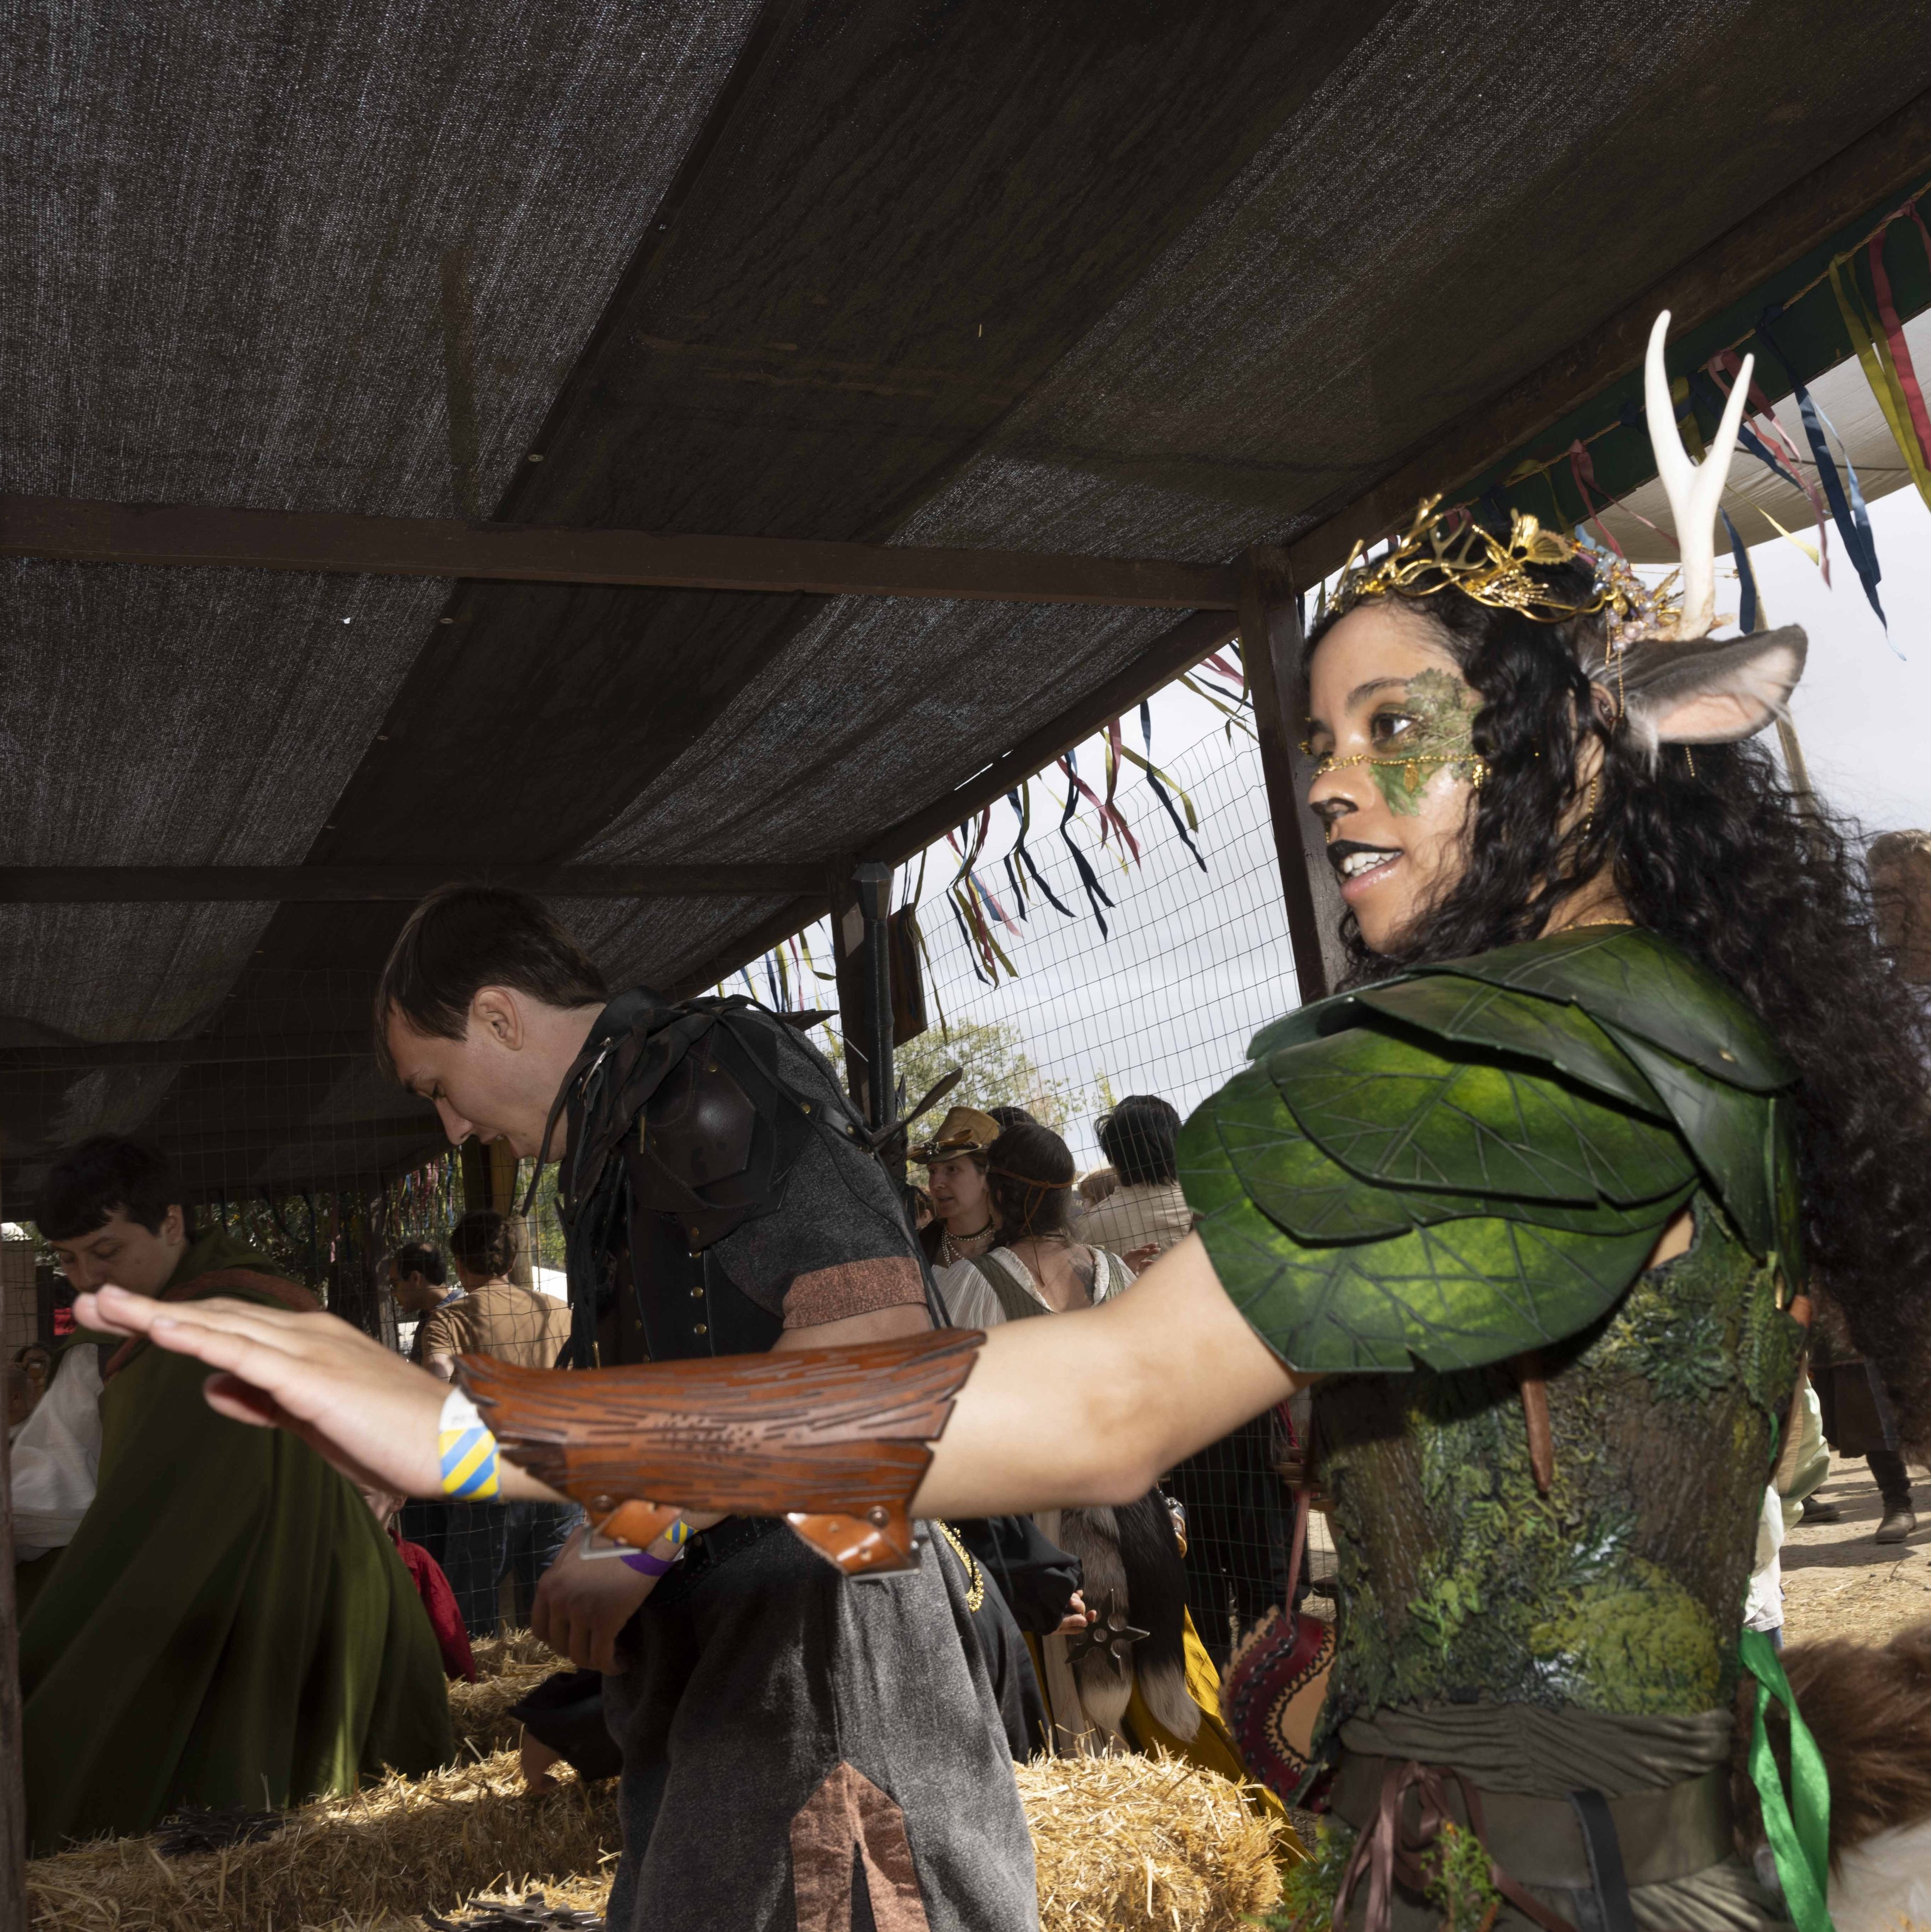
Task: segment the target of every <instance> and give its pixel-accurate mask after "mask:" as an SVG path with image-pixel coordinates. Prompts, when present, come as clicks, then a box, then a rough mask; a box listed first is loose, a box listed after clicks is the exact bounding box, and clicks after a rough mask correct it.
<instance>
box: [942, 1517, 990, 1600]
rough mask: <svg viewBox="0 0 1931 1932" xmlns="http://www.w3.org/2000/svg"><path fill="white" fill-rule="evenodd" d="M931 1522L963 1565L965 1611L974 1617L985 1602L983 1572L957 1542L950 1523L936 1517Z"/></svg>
mask: <svg viewBox="0 0 1931 1932" xmlns="http://www.w3.org/2000/svg"><path fill="white" fill-rule="evenodd" d="M932 1521H933V1523H934V1525H935V1526H937V1529H938V1532H939V1534H940V1535H941V1536H943V1538H945V1539H946V1541H947V1542H948V1543H949V1544H951V1545H952V1548H953V1550H954V1551H955V1553H957V1555H958V1559H959V1561H960V1562H961V1563H963V1564H964V1565H965V1573H966V1609H967V1611H968V1612H969V1613H970V1614H972V1615H973V1616H977V1615H978V1613H979V1605H980V1604H982V1603H984V1602H985V1571H983V1570H982V1569H981V1568H979V1564H978V1562H977V1560H976V1559H975V1558H974V1557H973V1553H972V1552H971V1551H970V1550H968V1549H967V1547H965V1545H964V1544H963V1543H961V1541H959V1536H958V1531H957V1530H955V1529H953V1527H952V1525H951V1524H950V1523H941V1522H940V1520H939V1519H938V1518H937V1517H934V1518H933V1519H932Z"/></svg>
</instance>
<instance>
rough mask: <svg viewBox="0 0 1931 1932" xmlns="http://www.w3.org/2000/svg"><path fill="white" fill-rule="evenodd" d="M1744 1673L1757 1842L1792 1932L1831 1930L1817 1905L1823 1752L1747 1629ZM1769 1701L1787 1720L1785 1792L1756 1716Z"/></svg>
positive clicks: (1778, 1664)
mask: <svg viewBox="0 0 1931 1932" xmlns="http://www.w3.org/2000/svg"><path fill="white" fill-rule="evenodd" d="M1738 1657H1739V1658H1740V1659H1741V1661H1742V1664H1743V1667H1744V1669H1745V1670H1747V1671H1748V1672H1749V1673H1750V1675H1751V1676H1753V1677H1754V1678H1755V1679H1756V1697H1755V1698H1754V1699H1753V1707H1754V1708H1753V1712H1752V1715H1751V1720H1750V1781H1751V1783H1752V1784H1754V1785H1755V1786H1756V1788H1757V1796H1758V1797H1759V1799H1761V1800H1762V1804H1763V1826H1764V1836H1765V1838H1768V1840H1769V1841H1770V1848H1771V1854H1772V1855H1773V1856H1774V1858H1776V1860H1777V1879H1778V1881H1779V1882H1780V1884H1781V1885H1783V1902H1784V1904H1785V1906H1786V1909H1788V1910H1789V1913H1790V1916H1791V1919H1792V1922H1793V1923H1794V1924H1795V1925H1796V1926H1797V1927H1798V1932H1836V1928H1835V1927H1834V1926H1833V1925H1832V1924H1831V1908H1830V1906H1828V1904H1827V1903H1825V1901H1826V1900H1828V1897H1830V1887H1831V1878H1830V1871H1831V1780H1830V1775H1829V1774H1828V1772H1826V1771H1825V1769H1824V1757H1823V1754H1822V1752H1821V1751H1819V1750H1818V1748H1817V1740H1816V1739H1815V1738H1814V1737H1813V1736H1811V1734H1810V1726H1809V1725H1808V1724H1806V1723H1805V1722H1804V1719H1803V1718H1802V1716H1801V1715H1800V1714H1799V1712H1798V1709H1797V1700H1796V1699H1795V1697H1792V1695H1791V1691H1790V1680H1789V1678H1787V1677H1786V1676H1784V1674H1783V1663H1782V1661H1780V1659H1779V1658H1778V1656H1777V1652H1776V1651H1775V1650H1774V1649H1773V1648H1772V1647H1771V1641H1770V1639H1769V1638H1768V1637H1767V1636H1765V1634H1764V1633H1763V1632H1762V1631H1753V1630H1747V1631H1744V1634H1743V1640H1742V1642H1741V1643H1740V1644H1739V1646H1738ZM1772 1698H1775V1699H1776V1700H1777V1702H1778V1703H1780V1704H1781V1705H1782V1706H1783V1708H1784V1709H1785V1710H1786V1711H1787V1712H1789V1715H1790V1791H1789V1795H1788V1796H1786V1794H1785V1792H1784V1788H1783V1775H1782V1774H1781V1773H1780V1772H1779V1771H1778V1769H1777V1758H1776V1755H1775V1754H1774V1752H1772V1751H1771V1748H1770V1738H1769V1735H1768V1731H1767V1730H1766V1729H1765V1724H1764V1712H1765V1708H1766V1706H1768V1704H1769V1703H1770V1701H1771V1699H1772Z"/></svg>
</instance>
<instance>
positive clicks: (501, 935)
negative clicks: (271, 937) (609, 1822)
mask: <svg viewBox="0 0 1931 1932" xmlns="http://www.w3.org/2000/svg"><path fill="white" fill-rule="evenodd" d="M377 1012H378V1015H379V1019H380V1021H381V1023H382V1028H383V1038H384V1041H385V1046H386V1049H387V1052H388V1057H389V1058H390V1060H391V1062H392V1064H393V1068H394V1071H395V1073H397V1076H398V1077H400V1079H402V1080H403V1082H404V1083H405V1084H406V1085H409V1086H410V1087H412V1088H414V1089H415V1091H417V1092H418V1093H420V1094H422V1095H423V1096H424V1097H425V1098H427V1099H429V1100H431V1101H433V1103H434V1104H435V1105H436V1107H437V1109H438V1111H439V1112H440V1113H441V1115H442V1118H443V1121H444V1124H445V1127H446V1128H447V1130H448V1133H449V1134H450V1137H451V1139H452V1140H459V1141H460V1140H461V1139H464V1138H466V1136H468V1135H469V1134H470V1133H478V1134H479V1135H481V1137H483V1138H484V1139H505V1140H507V1141H508V1142H509V1143H510V1145H511V1147H512V1148H514V1151H516V1152H517V1154H518V1155H519V1156H524V1155H535V1156H538V1157H539V1163H540V1162H541V1158H542V1157H544V1156H545V1155H550V1156H558V1157H560V1158H561V1160H562V1187H560V1189H559V1196H560V1198H561V1199H562V1202H563V1204H564V1216H565V1225H566V1228H567V1230H568V1254H569V1272H570V1289H571V1304H572V1308H573V1312H574V1334H573V1338H572V1346H573V1350H574V1357H575V1360H576V1361H577V1364H579V1365H580V1366H583V1367H590V1366H594V1365H602V1366H606V1367H607V1366H611V1365H613V1364H618V1363H622V1362H630V1361H669V1360H673V1359H676V1358H680V1357H685V1358H688V1357H691V1356H696V1355H734V1354H748V1353H753V1352H763V1351H766V1350H771V1349H777V1350H785V1349H792V1348H820V1347H824V1346H829V1345H835V1344H839V1343H857V1342H866V1341H874V1340H883V1339H886V1338H887V1337H893V1336H898V1335H904V1334H913V1333H916V1332H919V1331H922V1330H924V1329H925V1328H928V1327H930V1326H931V1325H932V1324H933V1322H934V1310H933V1308H932V1307H931V1306H930V1305H929V1304H928V1279H927V1277H926V1275H925V1271H924V1269H923V1268H922V1265H921V1262H920V1260H919V1256H918V1253H917V1250H916V1247H915V1245H914V1243H913V1237H912V1235H911V1234H910V1231H909V1229H907V1225H906V1223H905V1220H904V1215H903V1214H902V1213H901V1211H900V1208H899V1205H898V1200H897V1197H896V1193H895V1190H894V1188H893V1187H892V1183H891V1181H890V1180H889V1178H888V1176H887V1175H886V1172H885V1171H884V1169H883V1166H881V1165H880V1163H879V1161H878V1160H877V1158H876V1157H874V1154H873V1153H872V1152H871V1146H870V1142H869V1140H868V1136H867V1135H866V1133H865V1129H864V1127H863V1126H862V1124H861V1123H860V1122H859V1120H858V1118H857V1117H856V1115H855V1113H854V1112H853V1110H852V1109H851V1107H850V1105H849V1103H848V1102H847V1100H846V1098H845V1097H844V1094H843V1092H842V1091H841V1089H840V1088H839V1086H838V1080H837V1078H836V1076H835V1073H833V1071H832V1068H831V1067H830V1065H829V1063H828V1062H827V1061H826V1060H825V1059H824V1058H823V1055H820V1054H819V1053H817V1052H816V1051H815V1050H814V1049H813V1048H812V1047H811V1046H810V1045H809V1044H808V1042H807V1041H806V1040H805V1039H804V1038H803V1037H802V1035H801V1034H799V1032H798V1031H796V1030H795V1029H794V1028H792V1027H790V1026H789V1025H786V1024H785V1022H784V1021H783V1020H782V1019H781V1018H780V1017H778V1016H776V1015H774V1014H772V1013H768V1012H766V1011H765V1010H763V1009H761V1008H759V1007H755V1006H753V1005H752V1004H750V1003H749V1002H748V1001H743V1000H739V999H704V1000H697V1001H685V1002H681V1003H672V1002H670V1001H665V1000H663V999H661V998H659V997H658V995H655V994H654V993H652V992H649V991H648V990H647V989H641V988H640V989H636V990H634V991H632V992H627V993H623V994H621V995H619V996H618V997H617V998H615V999H614V1000H611V999H607V997H606V992H605V989H604V984H603V982H602V980H601V975H599V974H598V971H597V970H596V968H595V967H594V966H593V965H591V963H590V962H589V960H588V959H586V958H585V957H584V956H583V953H582V952H581V951H580V949H579V948H578V947H577V946H576V945H575V944H574V941H571V938H569V936H568V934H567V933H565V932H563V930H562V929H561V928H560V927H559V926H558V925H557V924H556V922H555V921H554V920H553V919H551V918H550V916H548V914H547V913H545V912H544V910H543V909H542V907H541V906H540V905H538V904H536V903H535V901H532V900H529V899H526V898H523V897H521V896H520V895H517V894H514V893H511V892H502V891H498V890H494V889H485V888H478V887H451V888H447V889H445V890H444V891H442V892H439V893H437V894H436V895H433V896H432V897H431V898H430V899H428V900H427V901H424V904H422V905H421V906H420V907H418V909H417V910H416V911H415V913H413V914H412V916H411V918H410V919H409V923H408V925H407V926H406V927H405V929H404V930H403V933H402V935H401V936H400V938H399V939H398V940H397V944H396V947H395V949H394V952H393V953H392V954H391V957H390V960H389V962H388V966H387V968H385V971H384V974H383V977H382V985H381V988H380V990H379V994H378V1005H377ZM694 1526H702V1527H701V1528H700V1533H699V1534H698V1535H696V1536H695V1537H694V1539H693V1540H692V1541H690V1542H689V1543H688V1544H686V1545H685V1547H684V1548H683V1550H682V1555H681V1556H680V1558H679V1560H678V1561H677V1562H676V1567H675V1568H673V1569H671V1570H670V1571H669V1573H668V1574H664V1575H663V1576H662V1577H661V1578H656V1577H651V1576H649V1575H645V1574H639V1572H638V1571H637V1570H635V1569H634V1568H628V1567H626V1566H625V1565H624V1564H623V1563H622V1562H621V1561H619V1560H617V1559H613V1558H611V1557H609V1556H598V1555H586V1554H585V1553H583V1538H581V1537H580V1536H579V1537H578V1538H575V1539H573V1541H572V1544H571V1546H570V1547H568V1548H567V1549H566V1550H565V1553H564V1554H563V1555H562V1556H561V1557H560V1558H559V1559H558V1561H557V1562H556V1565H555V1566H553V1568H552V1569H551V1571H550V1573H549V1574H548V1575H547V1576H546V1577H545V1578H544V1582H543V1584H542V1586H541V1589H540V1590H539V1592H538V1607H537V1613H536V1617H535V1622H536V1624H537V1627H538V1630H539V1632H540V1633H547V1634H548V1637H549V1639H550V1642H551V1643H553V1645H555V1646H557V1647H558V1648H559V1649H565V1650H566V1651H568V1652H569V1653H570V1654H571V1655H572V1657H573V1658H574V1661H577V1662H578V1663H580V1664H595V1665H596V1666H598V1667H600V1668H601V1669H602V1670H604V1671H605V1673H607V1674H606V1676H605V1678H604V1687H603V1688H604V1709H605V1715H606V1718H607V1722H608V1724H609V1727H610V1732H611V1734H612V1736H613V1739H615V1741H616V1743H617V1744H618V1745H619V1748H620V1749H621V1753H622V1778H623V1784H622V1793H621V1807H622V1817H623V1824H624V1849H623V1855H622V1860H621V1861H620V1864H619V1868H618V1873H617V1876H616V1884H615V1885H614V1887H613V1891H612V1894H611V1898H610V1915H609V1922H610V1924H611V1925H612V1927H613V1928H622V1932H631V1928H637V1932H642V1928H643V1927H646V1926H647V1927H650V1928H652V1932H659V1928H664V1929H665V1932H667V1929H668V1928H673V1927H691V1928H693V1932H696V1928H699V1927H703V1928H709V1927H732V1928H733V1932H736V1928H739V1927H745V1928H750V1927H772V1928H775V1932H781V1928H790V1927H793V1926H796V1925H799V1924H803V1925H805V1926H809V1927H817V1926H820V1925H824V1926H828V1927H829V1926H837V1927H846V1926H850V1927H871V1926H874V1925H875V1926H877V1927H879V1928H880V1932H901V1928H904V1932H925V1928H931V1932H940V1929H941V1928H951V1927H956V1928H958V1932H967V1928H970V1932H1006V1928H1008V1927H1012V1928H1030V1927H1035V1926H1036V1924H1037V1922H1038V1921H1037V1905H1036V1895H1035V1887H1034V1881H1033V1862H1032V1846H1031V1841H1030V1836H1029V1835H1028V1833H1027V1828H1026V1823H1025V1819H1024V1814H1023V1813H1022V1811H1021V1808H1020V1805H1019V1802H1018V1793H1017V1790H1016V1789H1015V1786H1014V1784H1013V1780H1012V1769H1011V1762H1010V1759H1009V1756H1008V1754H1007V1750H1006V1742H1005V1739H1004V1736H1003V1733H1002V1731H1001V1728H1000V1712H999V1710H998V1708H997V1703H996V1701H995V1699H994V1694H993V1691H992V1689H991V1685H990V1683H989V1682H988V1677H987V1674H986V1670H985V1663H984V1661H983V1658H982V1655H981V1654H980V1652H979V1647H978V1646H977V1645H976V1643H974V1642H973V1640H972V1639H971V1637H970V1634H969V1631H970V1610H969V1608H968V1602H969V1598H970V1596H971V1595H973V1594H974V1593H973V1591H972V1588H971V1585H970V1582H969V1579H968V1577H967V1571H966V1570H965V1568H964V1566H963V1565H961V1562H959V1561H958V1559H957V1558H956V1557H955V1554H954V1550H953V1548H952V1546H951V1544H950V1543H949V1539H947V1538H943V1537H941V1536H937V1535H935V1536H933V1537H931V1538H928V1540H927V1541H925V1544H924V1547H923V1550H922V1557H921V1561H920V1562H919V1567H918V1568H916V1570H915V1571H911V1572H910V1573H907V1574H898V1575H892V1576H886V1577H876V1578H863V1579H856V1580H853V1579H847V1577H844V1576H843V1575H841V1574H840V1572H839V1571H838V1570H837V1569H836V1568H834V1567H833V1566H832V1564H830V1563H829V1562H826V1560H825V1559H823V1557H822V1556H820V1555H819V1554H817V1553H816V1552H815V1551H814V1550H811V1549H810V1548H809V1547H807V1546H806V1545H805V1544H804V1543H802V1542H801V1541H799V1538H796V1537H795V1536H793V1535H790V1534H788V1533H783V1532H784V1525H783V1523H781V1521H779V1520H776V1519H774V1518H744V1517H727V1518H725V1519H724V1520H721V1521H719V1522H715V1523H709V1522H708V1520H705V1519H697V1520H695V1523H694ZM652 1547H653V1548H655V1547H658V1546H656V1545H653V1546H652Z"/></svg>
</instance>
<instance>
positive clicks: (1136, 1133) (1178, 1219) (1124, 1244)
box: [1074, 1094, 1193, 1274]
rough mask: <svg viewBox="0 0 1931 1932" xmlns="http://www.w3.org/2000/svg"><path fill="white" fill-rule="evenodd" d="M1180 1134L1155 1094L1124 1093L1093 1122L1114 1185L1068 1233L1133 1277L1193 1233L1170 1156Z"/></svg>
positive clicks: (1169, 1107)
mask: <svg viewBox="0 0 1931 1932" xmlns="http://www.w3.org/2000/svg"><path fill="white" fill-rule="evenodd" d="M1179 1133H1180V1114H1179V1112H1178V1110H1177V1109H1175V1108H1174V1106H1173V1104H1172V1103H1171V1102H1170V1101H1166V1100H1162V1099H1161V1098H1160V1097H1159V1095H1158V1094H1129V1095H1128V1096H1127V1097H1126V1099H1125V1100H1122V1101H1121V1102H1120V1104H1119V1106H1117V1107H1115V1108H1114V1110H1113V1111H1112V1112H1111V1113H1110V1114H1108V1115H1105V1117H1104V1118H1102V1120H1101V1121H1100V1123H1099V1146H1100V1151H1101V1152H1102V1154H1105V1156H1106V1158H1107V1160H1108V1163H1109V1164H1110V1165H1111V1167H1112V1169H1113V1172H1114V1174H1115V1175H1117V1177H1118V1179H1119V1184H1118V1186H1117V1187H1114V1188H1113V1189H1111V1190H1110V1191H1109V1192H1108V1193H1107V1195H1106V1196H1105V1198H1104V1199H1102V1200H1100V1201H1099V1202H1096V1203H1095V1204H1094V1205H1093V1206H1092V1207H1090V1208H1088V1209H1087V1211H1086V1212H1085V1213H1084V1214H1082V1215H1081V1217H1079V1220H1078V1222H1076V1223H1075V1226H1074V1232H1075V1233H1076V1234H1078V1236H1079V1237H1080V1238H1081V1240H1082V1241H1090V1242H1091V1243H1092V1244H1093V1246H1094V1247H1102V1248H1111V1249H1112V1250H1114V1253H1117V1254H1120V1255H1123V1256H1125V1257H1126V1260H1127V1262H1129V1264H1130V1265H1131V1266H1132V1269H1133V1271H1134V1273H1135V1274H1139V1273H1141V1271H1143V1270H1144V1269H1145V1268H1148V1267H1150V1265H1152V1263H1153V1259H1154V1257H1155V1256H1158V1255H1163V1254H1165V1253H1166V1251H1167V1250H1168V1249H1169V1248H1171V1247H1178V1246H1179V1244H1180V1243H1181V1242H1182V1241H1185V1240H1186V1238H1187V1237H1188V1235H1190V1234H1191V1233H1192V1232H1193V1215H1192V1211H1190V1210H1189V1208H1188V1206H1187V1204H1186V1196H1184V1195H1183V1193H1181V1191H1180V1169H1179V1166H1178V1164H1177V1162H1176V1160H1175V1158H1174V1140H1175V1138H1176V1137H1177V1135H1178V1134H1179Z"/></svg>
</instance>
